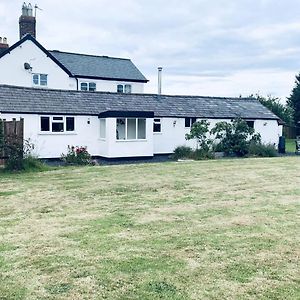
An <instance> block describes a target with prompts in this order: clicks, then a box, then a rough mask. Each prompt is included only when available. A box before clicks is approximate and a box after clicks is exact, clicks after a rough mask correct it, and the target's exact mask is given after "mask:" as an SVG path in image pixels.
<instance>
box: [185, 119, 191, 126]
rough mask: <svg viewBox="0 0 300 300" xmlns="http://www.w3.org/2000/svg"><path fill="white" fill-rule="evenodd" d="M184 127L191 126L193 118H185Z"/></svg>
mask: <svg viewBox="0 0 300 300" xmlns="http://www.w3.org/2000/svg"><path fill="white" fill-rule="evenodd" d="M184 127H191V119H190V118H184Z"/></svg>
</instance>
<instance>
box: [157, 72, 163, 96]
mask: <svg viewBox="0 0 300 300" xmlns="http://www.w3.org/2000/svg"><path fill="white" fill-rule="evenodd" d="M157 69H158V95H161V73H162V69H163V68H162V67H158V68H157Z"/></svg>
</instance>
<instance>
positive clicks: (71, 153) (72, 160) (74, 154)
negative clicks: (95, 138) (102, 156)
mask: <svg viewBox="0 0 300 300" xmlns="http://www.w3.org/2000/svg"><path fill="white" fill-rule="evenodd" d="M61 159H62V160H63V161H64V162H65V163H67V164H73V165H89V164H91V162H92V161H91V155H90V154H89V152H88V151H87V147H83V146H80V147H79V146H76V147H74V146H68V152H67V154H62V155H61Z"/></svg>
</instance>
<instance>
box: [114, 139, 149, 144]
mask: <svg viewBox="0 0 300 300" xmlns="http://www.w3.org/2000/svg"><path fill="white" fill-rule="evenodd" d="M116 142H117V143H126V142H129V143H132V142H133V143H134V142H136V143H140V142H147V140H146V139H143V140H116Z"/></svg>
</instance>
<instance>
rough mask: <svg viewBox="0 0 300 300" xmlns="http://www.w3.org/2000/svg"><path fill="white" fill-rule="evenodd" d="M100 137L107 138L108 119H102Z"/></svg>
mask: <svg viewBox="0 0 300 300" xmlns="http://www.w3.org/2000/svg"><path fill="white" fill-rule="evenodd" d="M100 138H101V139H105V138H106V120H105V119H100Z"/></svg>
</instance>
